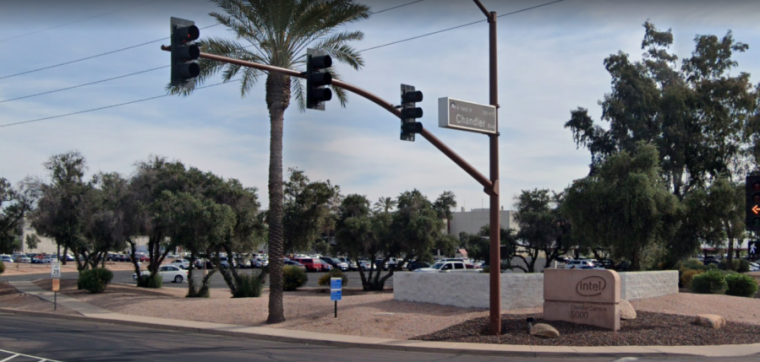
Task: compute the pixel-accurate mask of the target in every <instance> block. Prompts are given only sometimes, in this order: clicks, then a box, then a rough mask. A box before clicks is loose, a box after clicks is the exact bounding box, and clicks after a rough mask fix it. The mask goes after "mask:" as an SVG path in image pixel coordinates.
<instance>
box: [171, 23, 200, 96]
mask: <svg viewBox="0 0 760 362" xmlns="http://www.w3.org/2000/svg"><path fill="white" fill-rule="evenodd" d="M200 35H201V31H200V30H199V29H198V27H197V26H195V23H194V22H192V21H190V20H184V19H179V18H174V17H172V18H171V44H172V67H171V68H172V69H171V72H172V75H171V85H173V86H181V87H192V85H193V80H194V78H195V77H197V76H198V74H200V73H201V68H200V66H198V63H196V62H195V60H196V59H198V57H199V56H200V55H201V50H200V48H198V46H197V45H195V44H192V42H193V41H194V40H196V39H198V37H200Z"/></svg>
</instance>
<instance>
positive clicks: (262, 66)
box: [161, 45, 493, 192]
mask: <svg viewBox="0 0 760 362" xmlns="http://www.w3.org/2000/svg"><path fill="white" fill-rule="evenodd" d="M161 50H166V51H171V47H168V46H165V45H164V46H161ZM200 57H201V58H206V59H210V60H216V61H218V62H222V63H230V64H237V65H241V66H244V67H251V68H256V69H259V70H264V71H269V72H276V73H280V74H285V75H289V76H291V77H298V78H306V76H305V75H303V74H301V73H300V72H297V71H295V70H292V69H285V68H280V67H275V66H271V65H266V64H259V63H254V62H248V61H245V60H240V59H235V58H228V57H223V56H221V55H215V54H209V53H203V52H201V55H200ZM332 85H334V86H336V87H339V88H343V89H345V90H347V91H349V92H352V93H355V94H356V95H359V96H362V97H364V98H366V99H368V100H370V101H372V102H373V103H375V104H377V105H378V106H380V107H382V108H384V109H385V110H387V111H388V112H391V113H392V114H393V115H394V116H396V117H397V118H399V119H401V111H399V110H398V109H396V107H395V106H394V105H392V104H390V103H388V102H386V101H385V100H383V99H382V98H380V97H378V96H376V95H374V94H372V93H370V92H368V91H366V90H364V89H361V88H359V87H357V86H354V85H352V84H348V83H345V82H341V81H339V80H333V81H332ZM419 134H420V135H421V136H422V137H425V139H426V140H428V142H430V143H431V144H432V145H433V146H435V147H436V148H437V149H438V150H440V151H441V152H443V154H445V155H446V156H448V157H449V158H450V159H451V160H452V161H454V163H456V164H457V165H458V166H459V167H461V168H462V169H463V170H464V171H465V172H467V173H468V174H470V176H472V177H473V178H474V179H475V180H476V181H478V182H479V183H480V184H481V185H483V187H484V188H485V191H486V192H488V191H489V190H491V189H492V188H493V184H492V183H491V180H489V179H488V178H486V177H485V176H483V174H481V173H480V172H479V171H478V170H477V169H475V167H473V166H472V165H470V164H469V163H468V162H467V161H465V160H464V159H463V158H462V157H461V156H459V155H458V154H456V152H454V151H453V150H452V149H451V148H449V147H448V146H446V145H445V144H444V143H443V142H442V141H441V140H440V139H438V137H436V136H434V135H433V134H432V133H430V131H428V130H427V128H423V129H422V132H420V133H419Z"/></svg>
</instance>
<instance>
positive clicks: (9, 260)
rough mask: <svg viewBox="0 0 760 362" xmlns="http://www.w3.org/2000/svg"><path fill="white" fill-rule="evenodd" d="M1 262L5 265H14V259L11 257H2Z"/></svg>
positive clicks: (0, 256)
mask: <svg viewBox="0 0 760 362" xmlns="http://www.w3.org/2000/svg"><path fill="white" fill-rule="evenodd" d="M0 261H2V262H3V264H12V263H13V258H12V257H11V256H10V255H0Z"/></svg>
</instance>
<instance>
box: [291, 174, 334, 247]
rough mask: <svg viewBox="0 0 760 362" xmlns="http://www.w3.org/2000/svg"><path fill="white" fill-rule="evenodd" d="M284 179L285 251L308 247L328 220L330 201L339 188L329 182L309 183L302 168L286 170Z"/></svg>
mask: <svg viewBox="0 0 760 362" xmlns="http://www.w3.org/2000/svg"><path fill="white" fill-rule="evenodd" d="M290 172H291V173H290V180H289V181H287V182H285V202H284V213H283V226H284V233H283V234H284V248H285V252H286V253H297V252H303V251H307V250H311V248H312V245H313V244H314V241H315V240H317V239H318V238H319V235H320V232H321V231H322V229H323V228H324V226H325V225H326V224H327V223H328V222H329V221H330V211H331V207H330V203H331V201H333V200H334V199H335V197H336V196H337V195H339V194H340V187H338V186H337V185H335V186H333V185H331V184H330V181H329V180H328V181H327V182H321V181H316V182H310V181H309V178H308V177H307V176H306V174H305V173H304V172H303V171H299V170H296V169H290Z"/></svg>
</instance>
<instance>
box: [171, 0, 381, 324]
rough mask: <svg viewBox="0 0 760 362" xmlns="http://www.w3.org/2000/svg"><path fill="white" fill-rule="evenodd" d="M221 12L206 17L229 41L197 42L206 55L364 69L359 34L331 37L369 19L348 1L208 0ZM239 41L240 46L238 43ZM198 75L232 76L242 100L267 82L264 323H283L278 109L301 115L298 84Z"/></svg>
mask: <svg viewBox="0 0 760 362" xmlns="http://www.w3.org/2000/svg"><path fill="white" fill-rule="evenodd" d="M211 1H212V2H213V3H215V4H216V5H218V6H219V7H220V8H221V9H222V10H223V11H224V13H217V12H212V13H210V14H209V15H211V16H212V17H213V18H215V19H216V20H217V21H218V22H219V23H221V24H223V25H225V26H227V27H228V28H229V29H230V30H232V31H233V32H234V33H235V35H236V39H235V40H229V39H223V38H213V37H212V38H208V39H203V40H201V41H200V42H199V45H200V47H201V50H202V51H204V52H207V53H212V54H217V55H222V56H226V57H231V58H236V59H242V60H246V61H251V62H256V63H260V64H267V65H272V66H276V67H281V68H288V69H294V70H299V71H303V70H305V60H306V54H305V50H306V47H312V48H316V49H319V50H323V51H325V52H326V53H327V54H329V55H330V56H331V57H332V58H333V59H335V60H337V61H339V62H343V63H347V64H348V65H350V66H351V67H352V68H354V69H356V70H358V69H359V68H361V67H362V66H363V65H364V61H363V60H362V57H361V55H360V54H359V52H358V51H356V50H355V49H354V48H353V47H351V46H349V45H348V44H347V43H348V42H349V41H352V40H361V39H363V38H364V33H362V32H360V31H352V32H348V31H342V32H340V31H336V28H337V27H339V26H341V25H344V24H346V23H350V22H354V21H357V20H360V19H366V18H369V7H367V6H365V5H358V4H354V3H352V1H351V0H245V1H243V0H211ZM238 40H244V41H245V42H246V43H248V44H247V45H243V44H241V43H239V42H238ZM199 63H200V67H201V73H200V75H199V76H198V77H197V78H196V85H200V84H202V83H203V82H204V81H205V80H207V79H209V78H210V77H212V76H214V75H215V74H217V73H218V72H220V71H222V78H223V79H224V81H225V82H228V81H230V80H232V78H233V77H235V76H236V75H237V74H238V73H240V74H241V77H240V93H241V96H245V95H246V94H248V93H249V92H250V91H251V89H252V88H253V85H254V84H255V83H256V82H257V81H258V79H259V77H260V76H263V75H265V76H266V103H267V108H268V109H269V120H270V123H271V130H270V132H271V133H270V138H269V142H270V144H269V210H268V216H269V217H268V219H269V255H270V258H269V260H270V264H269V268H270V277H269V278H270V291H269V318H268V319H267V323H279V322H283V321H285V313H284V311H283V305H282V296H283V295H282V293H283V291H282V285H283V280H282V265H283V260H282V258H283V228H282V216H283V189H282V187H283V179H282V134H283V118H284V113H285V110H286V109H287V108H288V106H289V105H290V99H291V95H292V96H294V97H295V98H296V101H297V103H298V106H299V108H300V110H301V111H304V110H305V109H306V102H305V96H306V95H305V91H304V85H303V84H302V80H301V79H300V78H297V79H296V80H295V81H293V79H291V78H290V77H289V76H286V75H282V74H279V73H267V72H264V71H260V70H257V69H253V68H243V67H241V66H239V65H234V64H225V63H219V62H215V61H209V60H207V59H201V61H200V62H199ZM328 71H329V72H330V73H331V74H332V76H333V79H340V76H339V75H338V74H336V72H335V70H334V69H332V68H330V69H328ZM170 91H171V92H172V93H175V94H183V95H188V94H189V93H190V92H192V89H180V88H171V89H170ZM332 91H333V94H335V95H336V96H337V98H338V99H339V100H340V104H341V106H345V105H346V100H347V98H346V93H345V91H344V90H343V89H341V88H337V87H332Z"/></svg>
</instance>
